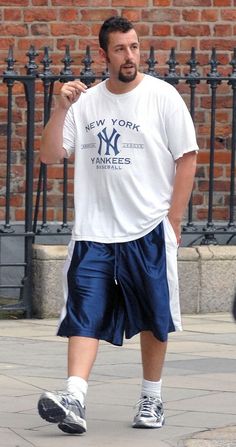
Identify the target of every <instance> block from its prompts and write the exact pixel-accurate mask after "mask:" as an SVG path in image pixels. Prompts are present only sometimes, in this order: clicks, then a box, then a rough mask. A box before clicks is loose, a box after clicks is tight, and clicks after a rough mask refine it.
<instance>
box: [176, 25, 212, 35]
mask: <svg viewBox="0 0 236 447" xmlns="http://www.w3.org/2000/svg"><path fill="white" fill-rule="evenodd" d="M174 34H175V35H176V36H208V35H210V27H209V26H208V25H174Z"/></svg>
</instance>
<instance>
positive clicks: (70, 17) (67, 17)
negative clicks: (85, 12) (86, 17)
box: [60, 8, 78, 22]
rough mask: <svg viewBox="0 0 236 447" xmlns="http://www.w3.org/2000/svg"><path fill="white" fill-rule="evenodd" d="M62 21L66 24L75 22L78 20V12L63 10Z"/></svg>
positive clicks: (61, 12) (61, 11)
mask: <svg viewBox="0 0 236 447" xmlns="http://www.w3.org/2000/svg"><path fill="white" fill-rule="evenodd" d="M60 20H62V21H65V22H75V21H76V20H78V11H77V10H76V9H69V8H67V9H61V10H60Z"/></svg>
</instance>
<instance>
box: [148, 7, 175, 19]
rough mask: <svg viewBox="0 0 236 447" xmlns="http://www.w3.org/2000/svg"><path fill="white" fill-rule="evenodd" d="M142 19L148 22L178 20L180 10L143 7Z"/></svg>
mask: <svg viewBox="0 0 236 447" xmlns="http://www.w3.org/2000/svg"><path fill="white" fill-rule="evenodd" d="M142 20H144V21H148V22H179V21H180V12H179V11H177V10H176V9H171V8H167V9H164V8H161V9H159V8H156V9H145V10H143V11H142Z"/></svg>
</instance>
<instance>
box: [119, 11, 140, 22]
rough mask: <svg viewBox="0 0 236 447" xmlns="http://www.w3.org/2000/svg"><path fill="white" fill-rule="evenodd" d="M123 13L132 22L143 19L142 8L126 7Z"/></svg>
mask: <svg viewBox="0 0 236 447" xmlns="http://www.w3.org/2000/svg"><path fill="white" fill-rule="evenodd" d="M123 15H124V16H125V17H126V18H127V19H128V20H131V22H138V21H140V20H141V10H140V9H125V10H124V11H123Z"/></svg>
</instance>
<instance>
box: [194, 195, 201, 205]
mask: <svg viewBox="0 0 236 447" xmlns="http://www.w3.org/2000/svg"><path fill="white" fill-rule="evenodd" d="M193 205H203V196H202V194H193Z"/></svg>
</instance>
